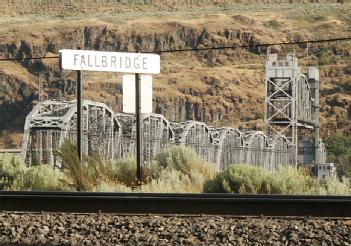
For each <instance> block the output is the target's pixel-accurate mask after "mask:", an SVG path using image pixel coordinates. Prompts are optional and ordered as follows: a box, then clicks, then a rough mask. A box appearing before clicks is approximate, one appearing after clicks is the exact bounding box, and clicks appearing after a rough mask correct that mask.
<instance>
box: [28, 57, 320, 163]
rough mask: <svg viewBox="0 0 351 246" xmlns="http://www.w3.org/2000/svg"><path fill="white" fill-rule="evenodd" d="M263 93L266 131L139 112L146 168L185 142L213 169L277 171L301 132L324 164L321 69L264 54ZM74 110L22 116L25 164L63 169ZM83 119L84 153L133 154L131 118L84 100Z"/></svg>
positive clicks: (294, 154)
mask: <svg viewBox="0 0 351 246" xmlns="http://www.w3.org/2000/svg"><path fill="white" fill-rule="evenodd" d="M265 88H266V89H265V94H266V96H265V120H266V123H267V130H268V134H265V133H264V132H261V131H240V130H238V129H234V128H230V127H213V126H208V125H206V124H205V123H203V122H198V121H187V122H169V121H168V120H167V119H166V118H165V117H164V116H163V115H160V114H143V115H142V117H141V130H142V157H141V158H142V161H143V162H144V163H149V162H150V161H151V160H152V159H153V158H154V157H155V156H156V155H157V154H158V153H160V152H161V151H163V150H165V149H169V148H170V147H172V146H174V145H183V146H186V147H189V148H192V149H193V150H194V151H195V152H196V153H197V154H199V156H200V157H201V158H202V159H204V160H206V161H208V162H210V163H213V164H214V165H215V167H216V169H217V170H223V169H225V168H226V167H227V166H228V165H230V164H249V165H255V166H262V167H265V168H266V169H268V170H275V169H276V168H277V166H279V165H295V164H296V163H297V159H298V154H299V153H298V136H299V129H301V128H305V129H312V130H313V131H314V136H315V139H314V140H315V141H314V147H315V151H314V153H313V154H314V155H315V159H314V160H316V161H317V160H318V161H324V162H325V149H324V145H323V144H322V143H321V141H320V139H319V99H318V97H319V94H318V89H319V74H318V70H316V68H310V69H309V72H308V73H307V75H306V74H304V73H302V72H301V69H300V68H299V67H298V65H297V59H296V58H295V57H294V56H293V55H291V54H288V55H287V57H286V58H285V59H283V60H278V58H277V56H276V55H269V56H268V59H267V64H266V80H265ZM76 112H77V106H76V101H70V102H58V101H54V100H47V101H44V102H41V103H39V104H38V105H36V106H35V108H34V109H33V110H32V111H31V112H30V114H29V115H28V116H27V118H26V123H25V127H24V137H23V141H22V156H23V158H24V159H25V161H26V163H27V164H28V165H35V164H50V165H53V166H54V167H58V168H61V167H62V166H61V165H62V164H61V163H60V162H59V160H58V159H57V158H56V156H55V150H57V149H58V148H59V146H60V145H61V144H62V143H63V142H64V141H65V139H69V140H70V141H71V142H73V143H75V142H76V122H77V115H76V114H77V113H76ZM82 114H83V122H82V127H83V129H82V132H83V139H82V152H83V154H86V155H90V154H92V153H94V152H97V153H99V154H100V156H102V157H103V158H105V159H107V160H111V161H114V160H117V159H120V158H124V157H126V156H130V155H135V152H136V146H135V144H136V119H135V116H134V115H132V114H124V113H117V114H116V113H114V112H113V111H112V110H111V108H109V107H108V106H107V105H106V104H104V103H99V102H93V101H89V100H83V109H82ZM300 154H301V153H300ZM302 155H303V154H302Z"/></svg>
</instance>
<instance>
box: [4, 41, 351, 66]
mask: <svg viewBox="0 0 351 246" xmlns="http://www.w3.org/2000/svg"><path fill="white" fill-rule="evenodd" d="M350 40H351V37H343V38H332V39H318V40H305V41H293V42H279V43H264V44H248V45H230V46H218V47H204V48H189V49H171V50H160V51H141V53H147V54H160V55H161V54H163V53H178V52H191V51H192V52H197V51H208V50H223V49H239V48H241V49H245V48H255V47H268V46H274V45H298V44H307V43H329V42H338V41H350ZM58 58H59V56H47V57H23V58H0V62H1V61H23V60H44V59H58Z"/></svg>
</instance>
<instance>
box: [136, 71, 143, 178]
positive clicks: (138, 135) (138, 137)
mask: <svg viewBox="0 0 351 246" xmlns="http://www.w3.org/2000/svg"><path fill="white" fill-rule="evenodd" d="M140 111H141V105H140V74H139V73H136V74H135V120H136V162H137V163H136V164H137V171H136V172H137V173H136V176H137V182H138V185H140V184H141V180H142V170H141V162H142V160H141V141H142V140H141V129H140V118H141V117H140Z"/></svg>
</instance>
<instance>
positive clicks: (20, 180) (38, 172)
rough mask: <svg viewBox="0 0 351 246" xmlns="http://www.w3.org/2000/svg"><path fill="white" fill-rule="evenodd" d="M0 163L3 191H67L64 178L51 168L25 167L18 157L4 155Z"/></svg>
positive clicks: (0, 181) (44, 166)
mask: <svg viewBox="0 0 351 246" xmlns="http://www.w3.org/2000/svg"><path fill="white" fill-rule="evenodd" d="M2 160H3V161H2V162H0V164H1V165H0V179H1V180H0V183H1V184H2V189H4V190H47V191H59V190H61V191H64V190H69V187H68V186H67V185H66V182H65V177H64V175H63V174H62V173H61V172H60V171H59V170H54V169H53V168H52V167H51V166H47V165H42V166H31V167H27V166H26V165H25V163H24V162H23V161H22V160H21V158H20V157H18V156H15V155H10V154H7V155H4V156H3V159H2Z"/></svg>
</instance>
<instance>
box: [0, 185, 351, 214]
mask: <svg viewBox="0 0 351 246" xmlns="http://www.w3.org/2000/svg"><path fill="white" fill-rule="evenodd" d="M0 210H2V211H26V212H41V211H42V212H70V213H77V212H78V213H96V212H103V213H125V214H184V215H191V214H204V215H234V216H260V215H263V216H314V217H351V197H347V196H286V195H237V194H159V193H157V194H156V193H93V192H37V191H33V192H29V191H27V192H26V191H1V192H0Z"/></svg>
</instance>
